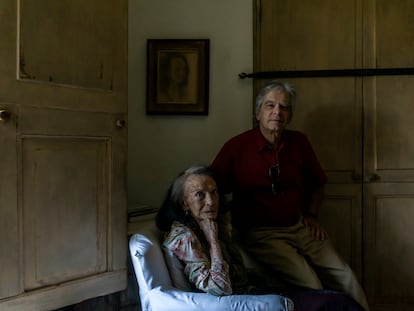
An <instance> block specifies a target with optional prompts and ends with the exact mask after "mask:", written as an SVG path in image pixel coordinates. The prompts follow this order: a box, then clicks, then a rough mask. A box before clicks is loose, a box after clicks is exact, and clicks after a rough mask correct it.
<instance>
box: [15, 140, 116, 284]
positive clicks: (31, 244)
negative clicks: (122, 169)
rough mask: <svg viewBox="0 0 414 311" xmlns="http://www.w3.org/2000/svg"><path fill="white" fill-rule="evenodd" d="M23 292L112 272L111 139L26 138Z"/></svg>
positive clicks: (23, 153)
mask: <svg viewBox="0 0 414 311" xmlns="http://www.w3.org/2000/svg"><path fill="white" fill-rule="evenodd" d="M21 144H22V168H23V169H22V174H23V176H22V180H23V187H22V192H23V193H22V197H23V215H24V217H23V218H24V219H23V221H24V228H25V231H24V236H23V245H24V262H25V289H33V288H36V287H40V286H45V285H50V284H55V283H61V282H64V281H68V280H73V279H77V278H80V277H84V276H87V275H93V274H97V273H100V272H103V271H107V270H108V258H107V248H106V246H107V243H108V241H107V239H108V237H110V236H107V234H106V232H107V231H108V215H109V210H108V207H109V206H110V196H109V193H110V192H109V191H108V190H109V189H110V186H109V181H108V176H109V164H110V159H109V157H108V154H110V153H109V152H108V147H110V140H109V139H108V138H104V137H103V138H92V137H65V136H61V137H57V136H52V137H47V136H40V135H39V136H23V137H22V138H21Z"/></svg>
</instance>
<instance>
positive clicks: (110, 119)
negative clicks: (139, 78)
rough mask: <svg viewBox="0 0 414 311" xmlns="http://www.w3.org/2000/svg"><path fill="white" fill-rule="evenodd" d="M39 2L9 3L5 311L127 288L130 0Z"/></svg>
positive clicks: (1, 281)
mask: <svg viewBox="0 0 414 311" xmlns="http://www.w3.org/2000/svg"><path fill="white" fill-rule="evenodd" d="M40 2H41V3H40ZM40 2H39V1H37V0H36V1H33V0H21V1H17V2H16V1H14V0H4V1H1V4H0V16H1V18H0V33H1V37H2V48H0V85H1V88H0V113H2V114H0V144H1V152H0V172H1V175H0V266H1V273H0V310H5V311H9V310H10V311H11V310H18V311H22V310H31V311H32V310H51V309H56V308H59V307H61V306H65V305H69V304H73V303H76V302H79V301H82V300H85V299H89V298H91V297H96V296H101V295H105V294H108V293H113V292H116V291H120V290H123V289H124V288H125V287H126V278H127V273H126V262H127V261H126V259H127V233H126V228H127V226H126V210H127V206H126V184H125V182H126V154H127V129H126V127H124V126H123V124H124V122H123V120H126V115H127V54H126V50H127V32H126V16H127V1H119V0H113V1H112V0H110V1H104V2H102V1H100V0H99V1H98V0H91V1H87V3H86V2H82V1H54V0H41V1H40ZM97 8H99V9H98V10H97ZM86 26H87V27H86ZM16 60H17V61H16Z"/></svg>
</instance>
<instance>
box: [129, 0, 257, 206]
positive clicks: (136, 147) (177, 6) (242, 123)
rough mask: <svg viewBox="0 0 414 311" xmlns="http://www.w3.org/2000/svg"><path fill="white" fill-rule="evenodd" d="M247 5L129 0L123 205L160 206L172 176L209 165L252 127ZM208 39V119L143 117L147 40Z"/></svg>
mask: <svg viewBox="0 0 414 311" xmlns="http://www.w3.org/2000/svg"><path fill="white" fill-rule="evenodd" d="M252 8H253V3H252V1H251V0H224V1H223V0H174V1H171V0H130V1H129V26H128V31H129V48H128V53H129V75H128V79H129V82H128V83H129V85H128V87H129V91H128V92H129V95H128V107H129V108H128V109H129V112H128V114H129V116H128V118H129V120H128V136H129V137H128V201H129V203H130V204H137V203H139V204H149V205H153V206H159V204H160V203H161V202H162V200H163V198H164V194H165V192H166V190H167V187H168V186H169V184H170V183H171V181H172V179H173V178H174V177H175V176H176V175H177V174H178V173H179V172H180V171H182V170H183V169H185V168H187V167H188V166H191V165H193V164H209V163H210V162H211V161H212V160H213V158H214V156H215V155H216V153H217V152H218V151H219V149H220V147H221V146H222V144H223V143H224V142H225V141H226V140H227V139H228V138H230V137H231V136H233V135H235V134H238V133H239V132H241V131H243V130H246V129H248V128H250V127H251V121H252V100H253V99H252V96H253V95H252V93H253V91H252V81H251V80H250V79H244V80H242V79H240V78H239V77H238V74H239V73H240V72H251V71H252V68H253V31H252V29H253V21H252V18H253V12H252ZM150 38H151V39H178V38H183V39H200V38H201V39H210V80H209V85H210V86H209V114H208V115H207V116H153V115H151V116H149V115H146V113H145V104H146V46H147V41H146V40H147V39H150Z"/></svg>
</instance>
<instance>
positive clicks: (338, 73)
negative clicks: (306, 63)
mask: <svg viewBox="0 0 414 311" xmlns="http://www.w3.org/2000/svg"><path fill="white" fill-rule="evenodd" d="M395 75H400V76H403V75H414V68H372V69H326V70H286V71H261V72H254V73H249V74H247V73H244V72H242V73H240V74H239V77H240V79H245V78H255V79H272V78H318V77H319V78H322V77H362V76H395Z"/></svg>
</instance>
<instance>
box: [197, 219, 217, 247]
mask: <svg viewBox="0 0 414 311" xmlns="http://www.w3.org/2000/svg"><path fill="white" fill-rule="evenodd" d="M199 226H200V228H201V230H202V231H203V233H204V235H205V236H206V239H207V241H208V242H209V244H211V243H217V242H218V224H217V222H216V221H215V220H213V219H203V220H200V221H199Z"/></svg>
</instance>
